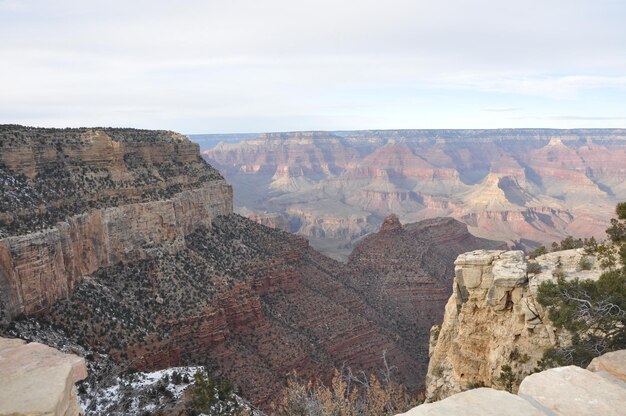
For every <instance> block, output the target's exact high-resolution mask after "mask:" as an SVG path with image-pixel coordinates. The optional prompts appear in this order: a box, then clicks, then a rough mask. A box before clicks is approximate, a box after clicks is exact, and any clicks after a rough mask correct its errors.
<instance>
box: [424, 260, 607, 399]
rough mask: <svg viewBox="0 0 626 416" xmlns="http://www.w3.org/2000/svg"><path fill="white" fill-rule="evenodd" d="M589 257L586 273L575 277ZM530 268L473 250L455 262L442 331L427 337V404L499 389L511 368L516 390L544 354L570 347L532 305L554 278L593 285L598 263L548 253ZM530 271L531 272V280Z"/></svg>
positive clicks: (524, 263)
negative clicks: (542, 287)
mask: <svg viewBox="0 0 626 416" xmlns="http://www.w3.org/2000/svg"><path fill="white" fill-rule="evenodd" d="M583 256H584V257H586V262H588V265H589V266H588V267H587V268H589V270H581V269H580V266H579V264H580V260H581V258H582V257H583ZM532 263H534V265H533V267H531V268H529V261H528V260H527V259H526V258H525V256H524V253H523V252H521V251H500V250H477V251H472V252H468V253H464V254H461V255H460V256H458V258H457V259H456V261H455V277H454V282H453V293H452V296H451V297H450V299H449V300H448V303H447V304H446V307H445V315H444V319H443V323H442V325H440V326H435V327H433V328H432V329H431V338H430V348H429V352H430V362H429V367H428V375H427V377H426V386H427V387H426V388H427V391H426V397H427V401H436V400H441V399H443V398H446V397H448V396H450V395H452V394H455V393H459V392H462V391H464V390H467V389H469V388H473V387H477V386H485V387H502V386H498V381H497V380H498V377H499V375H500V373H501V371H502V366H503V365H510V366H511V367H512V372H513V377H514V379H515V380H514V383H513V384H514V387H513V388H514V390H515V389H516V388H517V386H518V385H519V382H520V381H521V380H522V379H523V378H524V377H525V376H526V375H528V374H530V373H531V372H532V371H533V369H534V368H535V367H536V366H537V362H538V360H539V359H540V358H541V357H542V355H543V353H544V351H545V350H546V349H548V348H550V347H554V346H558V345H567V343H568V342H569V338H568V334H567V333H566V332H565V331H561V330H557V329H556V328H555V327H554V326H553V325H552V324H551V322H550V320H549V319H548V317H547V312H546V311H545V310H544V309H543V308H542V307H541V305H540V304H539V302H538V301H537V288H538V286H539V284H540V283H541V282H543V281H546V280H554V281H556V275H557V274H558V275H560V276H563V277H564V278H565V279H566V280H570V279H574V278H583V279H597V278H599V277H600V275H601V274H602V272H603V270H602V269H601V268H600V265H599V262H598V261H596V259H595V257H594V256H592V255H586V254H585V253H584V250H583V249H574V250H565V251H559V252H553V253H548V254H545V255H543V256H540V257H538V258H537V259H535V260H532V261H531V264H532ZM529 271H532V272H529Z"/></svg>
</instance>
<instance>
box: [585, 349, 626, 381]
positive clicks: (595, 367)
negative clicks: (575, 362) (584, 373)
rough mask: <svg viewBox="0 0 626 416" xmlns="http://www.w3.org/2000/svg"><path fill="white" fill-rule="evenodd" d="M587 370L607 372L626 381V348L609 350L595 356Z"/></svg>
mask: <svg viewBox="0 0 626 416" xmlns="http://www.w3.org/2000/svg"><path fill="white" fill-rule="evenodd" d="M587 370H589V371H593V372H602V371H603V372H606V373H608V374H609V375H611V376H613V377H615V378H617V379H619V380H622V381H624V382H626V350H620V351H613V352H607V353H606V354H604V355H602V356H600V357H596V358H594V359H593V360H592V361H591V363H590V364H589V366H588V367H587Z"/></svg>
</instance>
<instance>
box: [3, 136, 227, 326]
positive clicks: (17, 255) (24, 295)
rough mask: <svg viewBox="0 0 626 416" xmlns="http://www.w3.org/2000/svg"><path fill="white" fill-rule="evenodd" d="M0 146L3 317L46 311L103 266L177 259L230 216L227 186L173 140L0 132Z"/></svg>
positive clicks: (193, 150) (188, 146)
mask: <svg viewBox="0 0 626 416" xmlns="http://www.w3.org/2000/svg"><path fill="white" fill-rule="evenodd" d="M107 132H108V133H107ZM132 137H135V140H132V139H131V138H132ZM0 148H1V149H2V153H0V170H1V173H2V176H1V178H2V179H1V180H2V181H3V183H4V186H3V187H2V188H1V191H0V193H1V195H0V201H2V203H1V204H2V206H1V207H0V208H2V209H1V212H0V235H2V236H6V237H4V238H2V239H0V312H4V313H3V315H4V318H5V319H7V318H12V317H15V316H17V315H19V314H32V313H36V312H41V311H44V310H46V309H47V308H48V307H49V306H50V305H51V304H52V303H54V301H56V300H57V299H60V298H61V297H67V296H68V295H69V293H70V292H71V290H72V288H73V287H74V285H75V284H76V282H77V281H79V280H80V279H81V278H82V277H83V276H85V275H88V274H91V273H93V272H95V271H96V270H98V269H99V268H101V267H108V266H111V265H113V264H116V263H118V262H123V263H128V262H132V261H137V260H141V259H145V258H148V257H152V256H154V255H156V254H157V253H160V252H163V251H164V252H168V253H175V252H177V251H178V250H180V249H182V248H183V247H184V245H185V244H184V239H185V236H186V235H188V234H189V233H191V232H192V231H193V230H195V229H196V228H198V227H200V226H210V224H211V221H212V220H213V218H215V217H216V216H218V215H224V214H228V213H231V212H232V190H231V188H230V186H229V185H228V184H226V183H225V182H224V180H223V179H221V177H220V176H219V174H218V173H217V172H216V171H215V170H214V169H212V168H211V167H210V166H208V165H207V164H206V163H204V162H203V161H202V160H201V159H200V158H199V157H198V154H197V152H198V147H197V145H194V144H192V143H190V142H189V141H188V140H187V139H186V138H184V137H183V136H180V135H177V134H175V133H168V132H146V131H135V130H130V131H123V130H91V129H84V130H68V131H60V130H51V131H46V130H43V129H27V128H19V127H13V126H2V128H0ZM17 234H20V235H17ZM0 318H1V317H0Z"/></svg>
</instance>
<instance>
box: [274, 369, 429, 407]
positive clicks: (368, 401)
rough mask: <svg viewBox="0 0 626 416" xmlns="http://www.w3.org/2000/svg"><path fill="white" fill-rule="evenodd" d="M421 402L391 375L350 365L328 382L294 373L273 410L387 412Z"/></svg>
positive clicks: (335, 373) (337, 371)
mask: <svg viewBox="0 0 626 416" xmlns="http://www.w3.org/2000/svg"><path fill="white" fill-rule="evenodd" d="M419 402H420V400H418V399H417V398H416V397H413V396H411V395H410V394H408V393H407V391H406V389H405V388H404V387H403V386H402V385H399V384H396V383H394V382H392V381H391V380H389V379H388V378H387V377H384V378H383V380H382V381H381V380H379V378H378V377H376V376H375V375H374V374H371V375H370V376H369V377H365V376H364V375H362V376H361V377H357V376H355V375H354V374H352V372H351V371H350V369H342V370H341V371H339V370H335V371H334V374H333V379H332V381H331V383H330V385H328V386H326V385H325V384H324V383H322V382H321V381H319V380H318V381H305V380H301V379H300V378H298V376H297V374H295V373H292V375H291V376H290V378H289V380H288V382H287V387H286V388H285V389H284V390H283V392H282V399H281V400H280V401H279V402H278V403H274V404H273V405H272V410H273V412H274V413H273V414H275V415H277V416H314V415H337V416H383V415H395V414H397V413H400V412H404V411H406V410H408V409H411V408H412V407H415V406H416V405H418V404H419Z"/></svg>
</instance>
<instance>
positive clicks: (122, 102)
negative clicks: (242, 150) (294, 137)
mask: <svg viewBox="0 0 626 416" xmlns="http://www.w3.org/2000/svg"><path fill="white" fill-rule="evenodd" d="M625 12H626V7H625V6H624V5H623V4H622V3H621V2H616V1H610V0H599V1H596V2H593V3H591V2H585V1H582V0H570V1H565V0H553V1H550V2H546V1H543V0H529V1H526V2H499V3H494V2H492V1H487V0H473V1H468V0H456V1H451V0H444V1H438V2H432V1H424V0H422V1H415V0H389V1H387V2H380V1H375V0H361V1H341V2H337V1H330V0H317V1H310V0H306V1H298V2H293V1H285V0H283V1H275V0H267V1H263V2H259V1H252V0H247V1H246V0H229V1H226V0H214V1H209V2H206V1H191V0H188V1H183V2H176V3H174V2H166V1H154V0H153V1H146V0H136V1H131V2H128V1H120V0H109V1H88V2H85V1H78V0H62V1H55V2H50V1H43V0H31V1H26V0H24V1H17V0H13V1H10V0H5V1H0V54H1V55H2V60H3V65H2V66H0V122H22V123H29V124H34V123H50V124H54V125H64V124H76V123H78V124H81V125H90V124H122V123H123V124H128V125H135V126H143V127H161V128H173V129H179V130H183V131H190V130H194V131H198V130H200V131H202V130H207V131H208V130H213V129H216V128H217V129H228V130H230V131H234V130H237V129H239V130H246V131H250V130H263V129H266V128H267V126H274V127H273V128H271V129H273V130H282V129H293V128H294V127H295V128H298V125H299V124H298V121H297V120H301V125H302V128H305V127H304V126H309V125H310V123H313V122H317V123H326V124H325V125H319V126H317V128H320V129H322V128H332V127H333V126H335V125H342V126H345V123H346V122H345V120H352V121H354V123H367V122H368V120H382V121H381V123H409V122H411V120H417V121H415V122H416V123H419V122H421V118H420V117H418V116H416V114H417V115H419V114H423V113H424V111H426V110H428V111H435V109H439V110H437V111H441V114H438V117H440V118H441V119H442V120H448V121H447V122H449V123H450V124H454V123H455V120H468V119H472V117H474V115H473V114H472V113H469V112H468V111H469V110H467V108H473V109H475V108H485V109H488V108H491V111H489V110H486V112H489V113H491V117H490V118H487V119H484V120H485V122H486V123H493V122H494V121H493V120H494V117H496V116H497V113H499V112H505V111H504V110H502V108H505V107H506V108H507V109H509V108H518V106H519V107H522V106H524V108H526V107H525V105H524V104H523V103H521V104H520V103H519V102H517V101H520V100H522V101H523V99H524V97H536V98H539V99H545V100H546V101H549V100H553V101H555V102H556V104H558V105H562V106H565V107H564V108H563V109H562V112H563V113H564V114H565V113H568V111H569V110H570V109H569V108H567V106H568V105H570V104H572V103H573V104H576V103H578V102H580V101H581V100H582V99H583V97H582V96H583V95H585V94H586V93H587V92H589V91H594V92H596V91H603V90H608V91H610V92H611V93H612V94H622V95H624V94H625V93H624V89H625V88H626V77H625V76H624V75H623V74H624V73H626V51H625V50H624V48H623V45H624V44H626V31H623V30H616V29H615V28H619V27H621V25H622V22H621V20H622V17H623V16H624V14H625ZM484 94H492V95H494V94H495V95H498V94H500V95H508V96H512V97H513V99H511V97H509V98H508V99H507V100H503V101H502V102H497V97H492V99H491V100H488V102H480V96H481V95H484ZM468 95H469V96H470V97H469V98H468ZM472 96H474V97H475V101H476V102H475V103H474V104H473V105H471V106H462V105H461V104H459V105H456V106H455V105H453V102H463V101H464V100H468V99H471V98H472ZM625 98H626V97H625ZM516 100H517V101H516ZM607 102H608V101H607ZM568 103H569V104H568ZM556 104H555V105H556ZM573 104H572V105H573ZM606 105H610V103H609V104H606ZM460 107H463V108H460ZM497 109H500V110H497ZM622 109H623V107H622V108H616V109H615V112H617V113H620V112H621V111H620V110H622ZM557 110H559V109H557ZM596 110H597V111H600V109H599V108H598V109H596ZM510 111H512V110H510ZM281 120H283V121H282V122H281ZM164 124H166V125H164ZM287 125H288V126H289V127H287ZM216 126H217V127H216ZM283 126H285V127H283ZM350 126H351V127H369V126H368V125H365V124H364V125H358V126H357V125H350ZM385 126H386V127H389V128H393V127H395V126H393V125H385ZM261 127H263V128H261ZM414 127H420V125H415V126H414ZM450 127H454V125H450ZM485 127H489V126H485ZM313 128H316V127H315V126H313Z"/></svg>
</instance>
